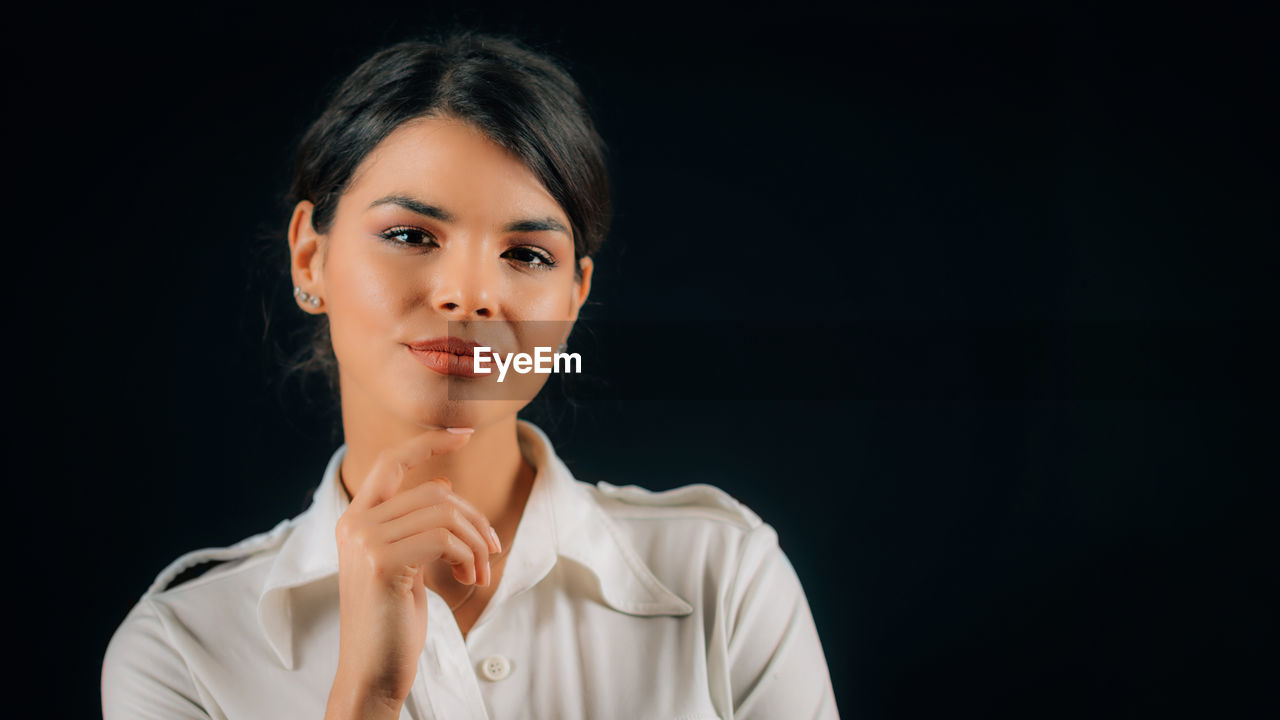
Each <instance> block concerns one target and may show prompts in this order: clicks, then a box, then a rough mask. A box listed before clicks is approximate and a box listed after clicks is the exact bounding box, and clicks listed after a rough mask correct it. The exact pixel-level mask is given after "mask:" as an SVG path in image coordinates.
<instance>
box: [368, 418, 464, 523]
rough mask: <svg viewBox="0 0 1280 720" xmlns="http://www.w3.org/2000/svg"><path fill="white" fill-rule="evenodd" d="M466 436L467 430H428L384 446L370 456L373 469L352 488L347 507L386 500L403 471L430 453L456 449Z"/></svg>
mask: <svg viewBox="0 0 1280 720" xmlns="http://www.w3.org/2000/svg"><path fill="white" fill-rule="evenodd" d="M454 429H461V428H454ZM470 439H471V433H454V432H450V431H449V430H428V431H426V432H424V433H420V434H418V435H414V436H413V437H411V438H409V439H408V440H405V441H404V442H401V443H399V444H397V445H393V446H391V447H389V448H386V449H384V450H383V451H382V452H380V453H378V457H377V458H375V459H374V461H373V468H372V469H371V470H370V471H369V475H368V477H366V478H365V479H364V482H363V483H362V484H361V485H360V489H359V490H357V491H356V494H355V497H353V498H351V506H352V507H354V508H356V509H357V510H362V509H367V508H371V507H373V506H374V505H377V504H378V503H381V502H383V501H385V500H387V499H388V498H390V497H392V496H394V495H395V494H396V491H397V490H399V489H400V483H401V481H402V480H404V474H405V471H406V470H408V469H410V468H412V467H414V466H416V465H418V464H419V463H421V462H423V461H424V460H426V459H428V458H430V457H432V456H433V455H443V454H445V453H447V452H451V451H453V450H457V449H458V448H460V447H462V446H463V445H465V444H466V442H467V441H468V440H470Z"/></svg>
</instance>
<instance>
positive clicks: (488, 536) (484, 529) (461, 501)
mask: <svg viewBox="0 0 1280 720" xmlns="http://www.w3.org/2000/svg"><path fill="white" fill-rule="evenodd" d="M442 481H443V482H442ZM440 502H449V503H452V504H453V505H455V506H457V507H458V509H459V510H461V511H462V513H463V514H465V515H466V516H467V518H468V519H469V520H470V521H471V523H472V524H473V525H475V527H476V530H478V531H480V536H481V537H483V538H484V539H485V546H486V547H487V548H488V550H489V552H490V553H493V554H498V553H501V552H502V545H501V544H500V543H499V542H498V534H497V533H496V532H494V530H493V523H491V522H489V518H487V517H485V515H484V513H482V512H480V511H479V510H477V509H476V506H475V505H472V504H471V503H470V502H468V501H467V500H466V499H465V498H463V497H462V496H461V495H458V494H457V493H454V492H453V491H452V490H450V485H449V481H448V479H447V478H443V477H436V478H432V479H431V481H429V482H425V483H423V484H421V485H419V486H418V487H416V488H413V489H412V490H406V491H404V492H401V493H397V494H396V496H395V497H393V498H391V499H390V500H388V501H386V502H384V503H382V504H381V505H379V506H378V507H377V508H376V509H375V510H374V511H373V514H372V515H371V516H370V519H371V520H372V521H373V522H374V523H379V524H381V523H385V522H389V521H391V520H394V519H396V518H398V517H401V516H403V515H406V514H408V513H410V512H413V511H414V510H417V509H418V508H422V507H427V506H430V505H435V504H437V503H440Z"/></svg>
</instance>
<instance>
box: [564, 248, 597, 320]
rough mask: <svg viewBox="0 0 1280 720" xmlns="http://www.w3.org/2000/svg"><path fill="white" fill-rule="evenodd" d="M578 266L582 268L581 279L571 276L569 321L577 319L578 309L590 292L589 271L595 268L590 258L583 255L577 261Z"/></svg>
mask: <svg viewBox="0 0 1280 720" xmlns="http://www.w3.org/2000/svg"><path fill="white" fill-rule="evenodd" d="M578 267H580V268H582V279H581V280H579V279H578V278H577V276H574V278H573V297H572V298H571V302H572V303H573V306H572V307H571V308H570V310H569V322H571V323H572V322H576V321H577V320H578V311H579V310H581V309H582V306H583V304H584V303H586V302H587V296H588V295H590V294H591V271H592V270H593V269H594V268H595V263H593V262H592V261H591V258H589V257H584V258H582V259H581V260H579V261H578Z"/></svg>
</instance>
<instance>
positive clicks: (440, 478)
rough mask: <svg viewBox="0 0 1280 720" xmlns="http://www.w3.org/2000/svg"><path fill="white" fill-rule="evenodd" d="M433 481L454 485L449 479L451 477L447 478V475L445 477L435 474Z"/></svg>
mask: <svg viewBox="0 0 1280 720" xmlns="http://www.w3.org/2000/svg"><path fill="white" fill-rule="evenodd" d="M431 482H438V483H444V484H445V485H448V486H449V487H453V483H452V482H451V481H450V480H449V478H447V477H445V476H443V475H437V476H435V477H433V478H431Z"/></svg>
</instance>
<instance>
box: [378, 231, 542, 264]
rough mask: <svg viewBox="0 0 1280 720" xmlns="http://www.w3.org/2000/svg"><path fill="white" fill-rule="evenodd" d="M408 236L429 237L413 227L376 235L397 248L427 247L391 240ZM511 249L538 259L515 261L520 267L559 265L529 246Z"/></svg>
mask: <svg viewBox="0 0 1280 720" xmlns="http://www.w3.org/2000/svg"><path fill="white" fill-rule="evenodd" d="M410 234H414V235H424V236H426V237H431V233H429V232H427V231H426V230H422V229H420V228H414V227H393V228H391V229H390V230H386V231H384V232H382V233H380V234H379V235H378V237H380V238H382V239H383V240H385V241H386V242H388V243H390V244H392V245H399V246H402V247H429V246H428V245H427V244H426V243H422V242H417V243H411V242H402V241H400V240H394V239H393V238H395V237H396V236H398V235H410ZM434 240H435V238H432V241H433V242H434ZM511 249H512V250H524V251H526V252H529V253H531V254H532V255H533V256H534V257H536V258H537V259H538V262H530V261H527V260H517V261H516V262H518V263H520V264H521V265H524V266H525V267H531V268H541V269H543V270H550V269H551V268H554V267H556V266H557V265H559V263H557V262H556V261H555V260H554V259H552V257H551V255H550V254H548V253H546V252H545V251H543V250H539V249H536V248H533V247H530V246H528V245H521V246H519V247H514V248H511ZM508 252H510V251H508Z"/></svg>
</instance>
